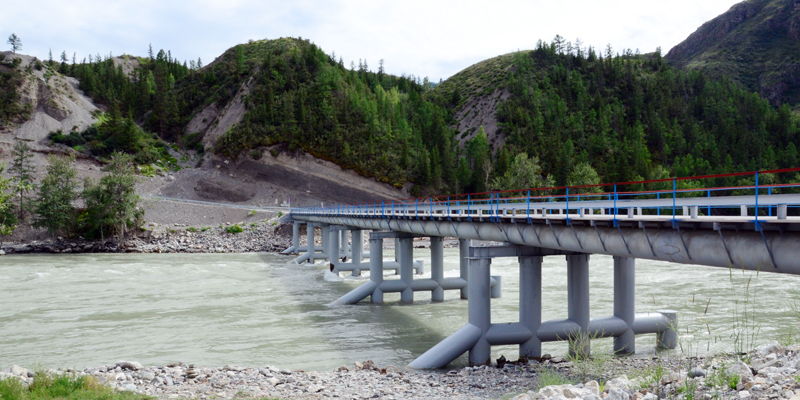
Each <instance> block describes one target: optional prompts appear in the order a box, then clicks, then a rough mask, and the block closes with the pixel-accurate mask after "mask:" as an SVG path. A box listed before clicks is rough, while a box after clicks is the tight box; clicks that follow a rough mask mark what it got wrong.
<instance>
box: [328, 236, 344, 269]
mask: <svg viewBox="0 0 800 400" xmlns="http://www.w3.org/2000/svg"><path fill="white" fill-rule="evenodd" d="M327 228H328V243H326V244H327V246H326V247H325V253H326V254H328V262H330V264H331V266H333V265H334V264H337V263H338V262H339V252H340V251H341V247H342V246H341V245H340V244H341V243H340V242H339V240H340V239H341V233H340V231H337V230H335V229H330V227H327Z"/></svg>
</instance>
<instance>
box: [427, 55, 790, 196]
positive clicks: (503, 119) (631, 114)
mask: <svg viewBox="0 0 800 400" xmlns="http://www.w3.org/2000/svg"><path fill="white" fill-rule="evenodd" d="M566 49H567V46H565V45H564V44H563V42H558V41H554V42H553V43H550V44H544V43H541V42H540V44H539V46H538V47H537V49H535V50H533V51H525V52H518V53H515V54H513V55H510V56H502V57H500V58H499V59H501V60H505V61H506V62H507V63H508V65H498V66H496V67H495V70H496V71H505V72H504V73H503V74H504V76H505V79H504V82H503V83H502V84H501V87H503V88H505V89H507V90H508V91H509V92H510V96H509V97H508V99H507V100H505V101H502V102H501V103H500V105H499V107H498V110H497V118H498V120H499V123H500V124H499V126H500V129H499V135H501V136H502V138H503V139H504V141H505V146H504V147H503V148H502V150H500V151H499V152H498V154H497V155H496V157H495V161H494V162H493V163H490V166H491V171H486V170H484V171H482V175H483V176H485V178H483V180H482V181H481V180H473V181H472V182H473V184H472V187H470V188H469V189H472V190H480V189H482V188H486V187H491V186H492V183H493V182H494V180H496V179H497V178H498V177H500V176H502V175H503V174H504V173H505V172H506V171H507V169H508V168H509V165H510V164H511V161H512V159H513V158H514V156H515V155H516V154H519V153H522V152H524V153H526V154H527V155H528V156H530V157H538V161H539V163H540V167H541V171H542V173H543V174H544V175H545V176H547V177H549V178H552V181H551V182H552V183H555V184H557V185H563V184H566V183H570V184H574V183H575V182H570V181H569V176H570V174H572V173H573V172H574V169H575V166H576V165H579V164H585V163H588V164H589V165H591V167H593V168H594V169H595V170H596V171H597V173H598V175H599V179H600V180H601V181H605V182H614V181H631V180H640V179H649V178H662V177H668V176H690V175H700V174H709V173H725V172H734V171H746V170H747V171H750V170H756V169H769V168H778V167H790V166H797V162H798V154H797V147H796V144H797V143H798V139H800V137H798V121H797V118H796V117H795V116H794V115H793V114H792V112H791V110H790V109H789V107H787V106H783V107H780V108H774V107H772V106H770V104H769V103H768V102H767V101H766V100H764V99H762V98H760V97H759V96H758V95H757V94H754V93H752V92H750V91H748V90H747V89H745V88H744V87H742V86H741V85H740V84H738V83H736V82H733V81H731V80H729V79H726V78H710V77H708V76H707V75H705V74H704V73H702V72H700V71H688V72H687V71H682V70H678V69H675V68H673V67H671V66H669V65H668V64H667V63H666V62H665V61H664V60H663V59H662V57H661V55H660V53H655V54H651V55H647V56H639V55H635V54H633V53H632V52H630V51H626V52H625V53H626V54H625V55H622V56H619V55H616V56H609V55H612V54H613V53H611V52H610V51H609V52H607V53H606V54H605V57H603V56H602V55H599V54H597V53H596V52H595V51H594V50H592V49H588V50H582V51H577V50H575V51H567V50H566ZM469 73H470V71H467V74H469ZM458 79H460V80H461V81H463V82H467V81H469V79H468V77H464V76H462V77H458ZM495 79H496V78H495ZM442 89H443V91H442V92H441V93H438V95H439V96H440V99H441V101H442V102H443V103H445V104H450V106H451V107H455V108H456V109H457V106H455V104H456V102H454V101H453V99H454V98H458V96H454V95H453V93H454V92H455V91H456V90H459V91H462V92H463V91H464V90H463V89H459V87H457V86H452V85H451V86H448V85H442ZM438 90H439V88H437V91H438ZM473 92H476V93H477V94H474V95H477V96H481V95H486V92H487V91H486V90H483V91H480V90H478V91H476V90H473ZM462 103H463V101H462ZM485 140H486V138H485V137H483V136H478V137H475V138H474V139H472V140H471V141H470V142H469V143H467V146H466V149H467V152H466V155H467V157H468V159H467V161H468V162H469V163H470V166H471V167H472V168H471V169H472V171H473V172H477V169H480V168H481V162H478V163H476V162H474V159H479V160H486V159H491V157H490V156H489V155H485V154H471V153H470V151H474V149H476V148H477V149H484V151H485V150H486V149H487V148H488V146H486V145H485V144H483V143H482V142H484V141H485ZM494 186H497V185H494Z"/></svg>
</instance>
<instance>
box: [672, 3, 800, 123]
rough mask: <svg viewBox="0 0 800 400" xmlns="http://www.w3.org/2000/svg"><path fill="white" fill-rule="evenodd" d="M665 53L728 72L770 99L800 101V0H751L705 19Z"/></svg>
mask: <svg viewBox="0 0 800 400" xmlns="http://www.w3.org/2000/svg"><path fill="white" fill-rule="evenodd" d="M666 59H667V60H668V61H669V62H670V63H671V64H673V65H675V66H677V67H680V68H684V69H687V70H699V71H704V72H706V73H708V74H709V75H711V76H723V75H726V76H729V77H731V78H732V79H734V80H735V81H737V82H740V83H741V84H743V85H744V86H745V87H746V88H747V89H748V90H751V91H753V92H757V93H759V95H761V97H763V98H765V99H768V100H769V102H770V103H771V104H772V105H775V106H778V105H781V104H788V105H789V106H791V107H797V106H798V105H800V1H797V0H747V1H743V2H741V3H739V4H736V5H734V6H733V7H731V8H730V10H728V11H727V12H725V13H723V14H722V15H720V16H718V17H716V18H714V19H712V20H711V21H708V22H706V23H705V24H703V25H702V26H700V28H698V29H697V31H695V32H694V33H692V34H691V35H689V37H688V38H686V40H684V41H683V42H681V43H680V44H678V45H677V46H675V47H674V48H672V49H671V50H670V51H669V53H667V55H666Z"/></svg>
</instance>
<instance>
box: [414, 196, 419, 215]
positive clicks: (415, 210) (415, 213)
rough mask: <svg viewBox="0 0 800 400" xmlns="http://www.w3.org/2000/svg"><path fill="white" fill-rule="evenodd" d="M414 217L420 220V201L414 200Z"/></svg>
mask: <svg viewBox="0 0 800 400" xmlns="http://www.w3.org/2000/svg"><path fill="white" fill-rule="evenodd" d="M414 217H416V218H415V219H419V199H414Z"/></svg>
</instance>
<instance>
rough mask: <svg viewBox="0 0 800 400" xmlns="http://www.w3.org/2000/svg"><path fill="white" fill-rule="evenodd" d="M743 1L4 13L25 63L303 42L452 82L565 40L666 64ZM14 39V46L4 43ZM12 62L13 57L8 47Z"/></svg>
mask: <svg viewBox="0 0 800 400" xmlns="http://www.w3.org/2000/svg"><path fill="white" fill-rule="evenodd" d="M738 2H739V1H737V0H667V1H664V0H662V1H653V0H560V1H552V0H528V1H523V0H494V1H491V2H490V1H485V0H484V1H473V0H459V1H450V0H427V1H422V0H404V1H392V2H389V1H382V0H371V1H361V0H326V1H312V0H290V1H273V0H192V1H183V0H135V1H133V0H71V1H64V0H58V1H55V0H37V1H36V2H35V6H34V5H33V4H32V3H28V2H22V1H14V2H7V3H8V4H5V5H4V6H3V12H2V13H0V27H3V29H4V30H5V31H6V32H0V33H2V34H3V35H11V34H12V33H15V34H16V35H17V36H18V37H19V38H20V39H21V40H22V50H21V53H23V54H29V55H33V56H37V57H39V58H40V59H47V58H48V53H49V51H50V50H52V53H53V58H54V59H59V57H60V55H61V53H62V51H66V53H67V54H68V56H69V57H68V58H69V59H70V60H71V59H72V55H73V53H75V54H76V55H77V59H78V61H79V62H80V60H81V59H83V58H84V57H87V56H88V55H89V54H92V55H95V54H101V55H104V56H105V55H108V54H113V55H121V54H131V55H137V56H144V55H146V54H147V50H148V46H149V45H150V44H152V46H153V48H154V49H155V51H158V50H159V49H164V50H165V51H166V50H170V51H171V52H172V55H173V57H176V58H178V59H180V60H189V59H193V60H196V59H197V58H201V59H202V61H203V64H208V63H209V62H211V61H212V60H213V59H214V58H216V57H217V56H219V55H220V54H222V53H223V52H224V51H225V50H227V49H228V48H230V47H233V46H235V45H237V44H240V43H246V42H247V41H248V40H260V39H275V38H279V37H287V36H291V37H302V38H304V39H309V40H311V41H312V42H314V43H316V44H317V45H318V46H320V47H321V48H322V49H323V50H324V51H325V52H326V53H328V54H331V53H333V52H335V54H336V58H337V59H338V58H339V57H340V56H341V57H342V58H343V59H344V62H345V65H346V66H349V65H350V62H351V61H353V62H355V64H358V61H359V59H364V60H366V61H367V63H368V66H369V68H370V69H371V70H373V71H374V70H377V68H378V61H379V60H381V59H382V60H384V68H385V69H386V72H388V73H391V74H395V75H402V74H404V75H414V76H416V77H428V78H429V79H430V80H431V81H432V82H438V81H439V80H440V79H447V78H448V77H449V76H452V75H454V74H456V73H457V72H459V71H461V70H462V69H464V68H467V67H469V66H470V65H472V64H474V63H476V62H479V61H482V60H485V59H487V58H491V57H494V56H497V55H501V54H506V53H509V52H513V51H517V50H526V49H532V48H534V47H535V45H536V42H537V41H538V40H540V39H541V40H544V41H546V42H550V41H551V40H552V39H553V38H554V37H555V35H556V34H559V35H561V36H563V37H564V38H565V39H566V40H569V41H572V42H575V41H576V39H578V38H580V40H581V41H582V42H583V43H584V47H587V46H590V45H591V46H594V47H595V48H597V49H601V50H602V49H605V48H606V45H607V44H610V45H611V46H612V48H613V49H614V50H615V51H620V52H621V51H622V50H623V49H628V48H629V49H632V50H636V49H639V50H640V51H641V52H642V53H649V52H652V51H655V49H656V48H657V47H661V48H662V50H663V52H664V54H666V52H667V51H669V49H670V48H672V47H673V46H675V45H677V44H678V43H680V42H681V41H683V40H684V39H686V37H687V36H689V35H690V34H691V33H692V32H694V31H695V30H696V29H697V28H698V27H699V26H700V25H702V24H703V23H704V22H706V21H708V20H710V19H712V18H714V17H716V16H718V15H720V14H722V13H724V12H725V11H727V10H728V9H729V8H730V7H731V6H733V5H734V4H736V3H738ZM3 37H5V38H7V37H8V36H3ZM2 49H3V50H10V46H9V45H7V44H6V46H5V47H4V48H2Z"/></svg>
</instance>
